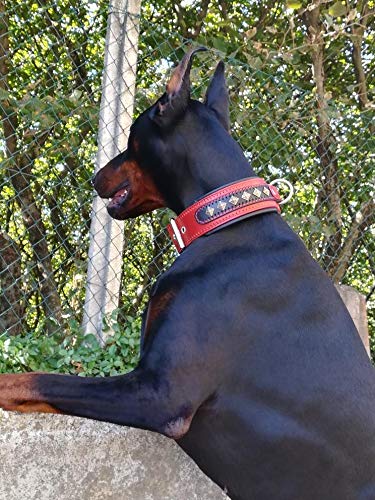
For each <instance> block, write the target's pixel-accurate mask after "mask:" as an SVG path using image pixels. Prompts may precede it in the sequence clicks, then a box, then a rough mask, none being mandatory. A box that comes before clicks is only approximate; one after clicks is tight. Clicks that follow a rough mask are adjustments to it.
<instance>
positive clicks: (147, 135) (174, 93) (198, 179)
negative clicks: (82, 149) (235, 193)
mask: <svg viewBox="0 0 375 500" xmlns="http://www.w3.org/2000/svg"><path fill="white" fill-rule="evenodd" d="M200 50H205V49H204V48H202V47H201V48H198V49H195V50H190V51H189V52H187V53H186V54H185V56H184V57H183V59H182V60H181V62H180V64H179V65H178V66H177V67H176V69H175V70H174V72H173V74H172V77H171V78H170V81H169V82H168V84H167V88H166V92H165V93H164V94H163V95H162V96H161V97H160V99H158V100H157V101H156V103H155V104H154V105H152V106H151V107H150V108H148V109H147V110H146V111H144V112H143V113H142V114H141V115H140V116H139V117H138V118H137V120H136V121H135V122H134V123H133V125H132V127H131V130H130V135H129V140H128V148H127V149H126V151H124V152H123V153H121V154H119V155H118V156H116V158H114V159H113V160H111V161H110V162H109V163H108V164H107V165H106V166H105V167H104V168H102V169H101V170H100V171H99V172H98V173H97V175H96V176H95V179H94V186H95V189H96V191H97V192H98V194H99V195H100V196H101V197H102V198H109V199H110V202H109V204H108V206H107V210H108V212H109V214H110V215H111V216H112V217H113V218H115V219H120V220H122V219H126V218H130V217H136V216H138V215H141V214H145V213H147V212H150V211H152V210H154V209H156V208H161V207H169V208H172V209H173V210H174V211H175V212H177V213H179V212H181V211H182V210H183V209H184V208H186V206H188V205H189V204H190V203H192V202H193V201H194V200H195V199H197V198H198V197H200V196H202V195H204V194H205V193H207V192H208V191H210V190H212V189H214V188H216V187H218V186H220V185H223V184H226V183H229V182H232V181H234V180H236V179H237V178H241V177H244V176H246V175H248V168H249V167H248V164H247V162H246V160H245V159H244V157H243V154H242V151H241V150H240V148H239V147H238V146H237V144H236V143H235V141H234V140H233V139H232V138H231V136H230V134H229V102H228V101H229V100H228V92H227V88H226V82H225V76H224V64H223V63H222V62H220V63H219V64H218V66H217V68H216V70H215V73H214V76H213V78H212V80H211V82H210V84H209V87H208V90H207V93H206V97H205V100H204V103H201V102H199V101H196V100H193V99H191V97H190V68H191V64H192V58H193V55H194V54H195V53H196V52H198V51H200ZM244 162H245V164H246V166H247V172H245V175H244V172H243V169H242V168H240V167H239V165H240V164H241V165H244ZM234 165H236V166H235V167H234ZM239 168H240V170H241V173H240V172H237V170H238V169H239Z"/></svg>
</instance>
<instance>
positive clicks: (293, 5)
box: [286, 0, 302, 10]
mask: <svg viewBox="0 0 375 500" xmlns="http://www.w3.org/2000/svg"><path fill="white" fill-rule="evenodd" d="M286 6H287V7H288V9H293V10H296V9H300V8H301V7H302V2H296V1H293V0H287V2H286Z"/></svg>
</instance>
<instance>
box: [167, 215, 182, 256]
mask: <svg viewBox="0 0 375 500" xmlns="http://www.w3.org/2000/svg"><path fill="white" fill-rule="evenodd" d="M170 225H171V228H172V231H173V236H172V237H173V238H174V239H176V240H177V243H178V245H179V247H180V248H181V250H183V249H184V248H185V243H184V240H183V239H182V234H181V232H180V230H179V229H178V226H177V224H176V220H175V219H171V220H170Z"/></svg>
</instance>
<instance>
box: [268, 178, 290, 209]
mask: <svg viewBox="0 0 375 500" xmlns="http://www.w3.org/2000/svg"><path fill="white" fill-rule="evenodd" d="M274 184H285V185H286V186H288V188H289V194H288V196H287V197H286V198H285V199H284V200H282V201H280V203H279V205H284V203H288V201H289V200H290V199H291V198H292V196H293V195H294V187H293V185H292V184H291V183H290V182H289V181H287V180H286V179H275V180H274V181H272V182H270V185H271V186H273V185H274Z"/></svg>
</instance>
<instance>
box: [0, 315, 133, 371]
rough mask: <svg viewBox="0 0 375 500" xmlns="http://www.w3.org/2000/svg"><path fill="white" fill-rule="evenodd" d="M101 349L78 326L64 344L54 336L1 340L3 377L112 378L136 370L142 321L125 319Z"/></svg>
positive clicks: (59, 337)
mask: <svg viewBox="0 0 375 500" xmlns="http://www.w3.org/2000/svg"><path fill="white" fill-rule="evenodd" d="M112 328H113V336H112V337H110V338H109V339H108V340H107V342H106V344H105V346H104V347H101V345H100V344H99V342H98V340H97V339H96V337H94V336H93V335H86V336H84V335H82V333H80V331H79V327H78V325H77V324H76V323H74V322H72V323H71V333H70V334H69V335H66V336H65V337H64V338H63V340H62V338H61V335H59V333H56V334H55V335H53V336H50V337H48V336H43V335H41V336H36V335H35V334H34V333H31V334H28V335H25V336H22V335H17V336H13V337H8V338H6V337H0V373H21V372H30V371H45V372H56V373H69V374H71V375H80V376H101V377H105V376H110V375H119V374H121V373H126V372H128V371H130V370H132V369H133V368H135V366H136V364H137V362H138V358H139V341H140V321H139V320H138V319H133V318H131V317H126V318H125V324H124V326H122V327H121V328H120V327H119V325H118V324H114V325H112Z"/></svg>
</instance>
